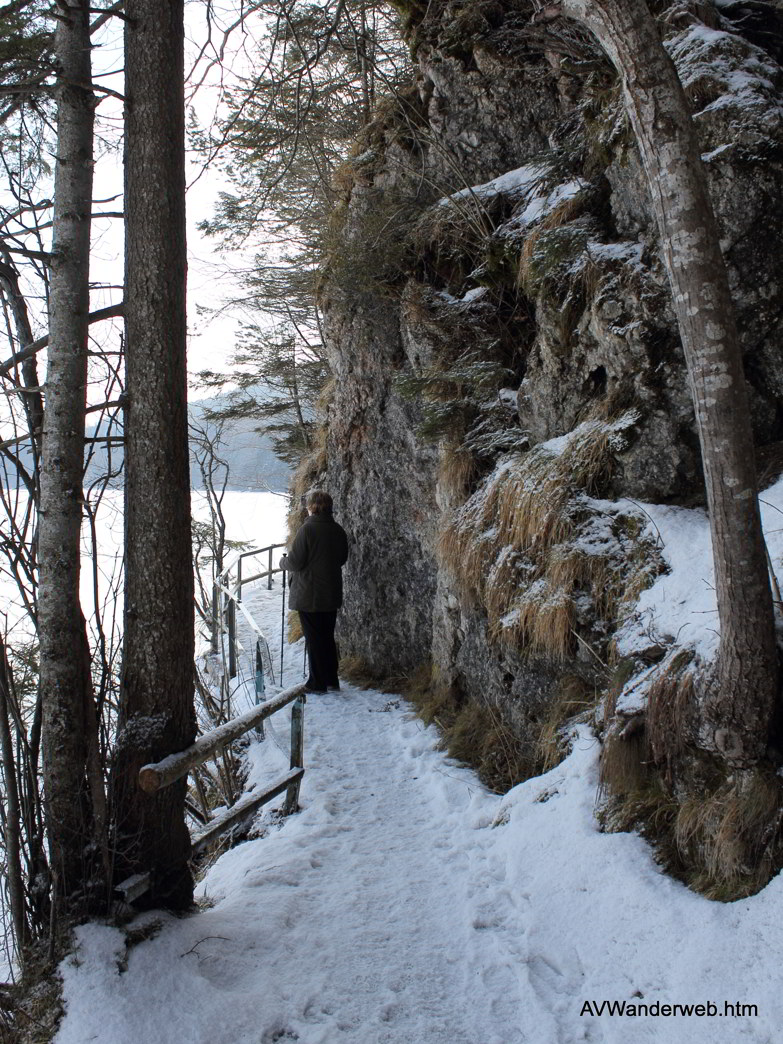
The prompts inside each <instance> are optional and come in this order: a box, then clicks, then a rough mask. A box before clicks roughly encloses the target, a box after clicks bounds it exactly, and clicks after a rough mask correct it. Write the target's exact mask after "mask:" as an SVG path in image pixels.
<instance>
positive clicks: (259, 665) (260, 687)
mask: <svg viewBox="0 0 783 1044" xmlns="http://www.w3.org/2000/svg"><path fill="white" fill-rule="evenodd" d="M264 688H265V686H264V662H263V660H262V659H261V642H260V641H259V640H258V638H256V704H259V703H261V699H262V697H263V695H264ZM256 735H257V736H258V738H259V739H263V738H264V722H263V719H262V720H261V721H259V723H258V725H256Z"/></svg>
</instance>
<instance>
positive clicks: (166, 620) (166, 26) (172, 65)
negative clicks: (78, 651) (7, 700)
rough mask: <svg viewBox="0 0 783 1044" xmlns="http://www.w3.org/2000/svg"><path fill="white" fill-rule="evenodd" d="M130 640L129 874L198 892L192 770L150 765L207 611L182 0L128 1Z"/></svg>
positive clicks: (121, 838) (122, 748)
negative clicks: (189, 327) (190, 378)
mask: <svg viewBox="0 0 783 1044" xmlns="http://www.w3.org/2000/svg"><path fill="white" fill-rule="evenodd" d="M125 16H126V21H125V70H126V78H125V85H126V86H125V93H126V101H125V213H126V254H125V283H126V287H125V329H126V374H127V397H128V407H127V409H126V420H125V568H126V573H125V618H124V619H125V622H124V628H125V646H124V656H123V676H122V689H121V699H120V717H119V731H118V738H117V754H116V761H115V769H114V791H115V792H114V797H115V806H114V808H115V823H116V837H117V856H116V879H117V880H122V879H123V878H125V877H128V876H130V875H131V874H134V873H145V872H148V871H149V872H151V873H152V887H151V889H150V891H149V892H148V893H147V894H146V895H145V902H147V903H149V904H152V905H163V906H168V907H170V908H174V909H177V908H178V909H183V908H186V907H188V906H189V905H190V904H191V903H192V899H193V881H192V878H191V875H190V871H189V869H188V856H189V853H190V839H189V836H188V831H187V827H186V825H185V794H186V780H185V779H182V780H179V781H178V782H177V783H175V784H173V785H172V786H171V787H168V788H167V789H166V790H164V791H163V792H161V793H160V794H156V795H154V796H152V797H151V796H149V795H147V794H145V793H144V792H143V791H142V790H141V789H140V787H139V785H138V774H139V769H140V768H141V767H142V765H145V764H147V763H148V762H151V761H159V760H160V759H161V758H163V757H165V756H167V755H169V754H172V753H174V752H176V751H180V750H183V749H185V748H186V747H188V746H190V744H191V743H192V742H193V740H194V738H195V733H196V723H195V711H194V707H193V675H194V662H193V660H194V619H193V615H194V614H193V563H192V552H191V532H190V468H189V461H188V427H187V402H186V399H187V384H186V371H185V331H186V324H185V269H186V253H185V132H184V126H185V121H184V28H183V0H127V3H126V5H125Z"/></svg>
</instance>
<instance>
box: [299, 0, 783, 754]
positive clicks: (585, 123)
mask: <svg viewBox="0 0 783 1044" xmlns="http://www.w3.org/2000/svg"><path fill="white" fill-rule="evenodd" d="M425 7H426V13H425ZM405 9H406V12H407V14H408V16H409V20H410V34H411V41H412V45H413V47H414V53H415V55H416V60H417V67H418V71H417V75H416V80H415V83H414V84H413V86H412V87H411V89H410V91H409V92H408V93H407V94H406V95H404V96H402V97H399V98H397V99H396V100H395V101H394V102H393V103H390V104H389V105H388V106H387V108H386V109H385V110H384V112H383V113H382V115H381V116H379V118H378V119H377V120H376V121H375V123H374V124H373V125H372V126H371V127H369V128H368V129H367V131H366V132H365V134H364V136H363V139H362V141H361V142H359V143H358V144H357V147H356V150H355V151H356V155H355V156H354V157H353V158H352V159H351V160H350V161H349V162H348V163H347V164H346V166H345V168H344V169H343V170H342V171H341V174H340V184H341V186H342V187H343V190H344V199H343V202H342V204H341V205H340V207H339V208H338V210H337V213H336V214H335V217H334V227H333V230H332V231H333V251H332V256H331V259H330V262H329V265H328V267H327V269H326V271H325V273H324V277H323V282H322V287H321V308H322V312H323V315H324V321H325V331H326V341H327V346H328V352H329V361H330V366H331V368H332V371H333V374H334V381H333V385H332V390H331V393H330V396H329V401H328V403H327V405H326V409H325V417H324V422H325V449H324V450H323V451H321V452H320V453H319V455H318V456H316V457H314V458H312V459H310V460H309V461H308V462H306V464H305V466H304V470H303V472H302V475H301V476H300V483H301V484H302V485H303V486H305V487H306V486H308V485H312V484H314V483H316V482H324V483H325V485H326V486H327V487H328V488H329V489H330V490H331V491H332V492H333V493H334V495H335V499H336V503H337V510H338V514H339V518H340V520H341V522H342V523H343V524H344V525H345V526H346V528H347V529H348V530H349V531H350V532H351V533H352V535H353V538H354V548H353V552H352V555H351V559H350V562H349V565H348V566H347V567H346V576H345V579H346V606H345V609H344V611H343V614H342V620H341V624H340V627H341V632H340V638H341V642H342V646H343V651H344V653H350V654H353V655H355V656H358V657H360V658H361V659H362V660H363V661H364V662H365V663H366V664H367V665H368V666H369V667H370V668H371V669H373V670H374V671H376V672H377V673H379V674H383V673H387V674H399V673H408V672H412V671H413V670H415V669H416V668H417V667H418V666H420V665H421V664H425V663H426V664H432V667H433V677H434V678H435V679H436V680H437V682H438V684H440V685H441V686H444V687H447V688H450V689H451V690H452V691H453V692H456V693H461V694H462V698H464V699H466V700H474V701H479V702H482V703H484V704H486V705H488V706H492V707H495V708H498V709H499V710H500V711H502V714H503V716H504V717H505V718H506V720H507V721H509V722H510V723H511V724H512V725H513V727H514V729H515V731H516V732H517V734H518V736H519V737H521V738H522V739H523V741H526V742H528V744H529V745H530V749H531V751H532V749H533V746H534V745H535V741H536V736H537V728H538V726H539V723H540V722H541V720H542V717H543V716H545V715H546V708H547V706H548V705H550V704H551V703H552V701H553V700H556V699H558V698H561V697H562V692H563V689H564V686H565V687H566V688H567V687H568V685H570V684H571V683H572V682H573V679H574V678H577V679H581V680H582V683H583V685H584V687H585V688H590V689H592V688H594V687H599V688H600V687H601V686H605V684H606V681H607V679H606V672H605V669H604V668H603V667H602V663H606V662H609V661H610V659H611V656H612V653H613V644H612V638H613V635H614V634H615V633H616V631H617V629H618V627H619V626H620V625H621V624H622V622H623V620H624V619H625V617H627V615H628V614H629V613H630V612H632V606H633V601H634V598H635V596H636V595H637V594H638V592H639V590H640V589H641V588H642V587H643V586H644V585H645V583H647V582H648V580H649V578H650V577H652V576H654V575H655V572H656V570H657V569H659V568H660V565H659V562H658V559H657V556H656V554H655V551H654V548H653V547H651V546H650V545H648V544H646V543H645V542H644V540H642V539H641V538H640V537H639V533H640V532H641V529H642V526H641V525H640V522H639V517H638V516H637V515H636V514H635V512H634V509H633V508H632V507H630V506H629V505H628V504H627V502H626V503H623V504H620V503H618V501H619V498H622V497H630V498H634V499H637V500H651V501H656V502H675V503H695V502H698V501H699V499H700V497H701V478H700V460H699V450H698V441H697V438H696V433H695V430H694V421H693V410H692V406H691V402H690V395H689V390H688V382H687V376H686V373H685V368H684V362H683V358H682V353H681V349H680V345H679V339H678V335H677V330H676V324H675V321H674V318H673V313H672V310H671V307H670V300H669V291H668V286H667V282H666V278H665V274H664V272H663V268H662V265H661V261H660V258H659V254H658V248H657V242H656V233H655V229H654V227H653V221H652V217H651V212H650V205H649V197H648V190H647V187H646V185H645V183H644V178H643V175H642V173H641V168H640V164H639V160H638V157H637V154H636V149H635V144H634V142H633V138H632V135H631V132H630V130H629V127H628V124H627V121H626V119H625V116H624V113H623V109H622V104H621V100H620V95H619V90H618V85H617V81H616V77H615V75H614V72H613V70H612V68H611V66H610V65H609V64H608V63H607V61H606V60H605V58H604V57H603V56H602V55H601V53H600V52H599V51H598V50H597V49H596V47H595V46H594V45H593V43H592V42H591V40H590V39H589V38H588V37H587V36H586V35H585V34H583V33H582V32H581V31H579V30H578V29H576V28H575V27H574V26H570V27H568V28H567V29H566V30H563V31H562V32H561V33H560V35H548V36H547V35H545V34H544V32H543V30H541V29H539V28H536V27H531V15H532V6H531V5H529V4H528V3H527V2H526V0H473V2H469V3H460V2H457V0H450V2H445V3H444V2H442V0H440V2H434V3H430V4H428V5H422V7H421V8H419V6H418V5H415V4H411V5H410V6H408V0H405ZM659 17H660V24H661V30H662V33H663V36H664V39H665V42H666V46H667V48H668V50H669V53H670V54H671V56H672V58H673V59H674V61H675V63H676V65H677V67H678V70H679V72H680V77H681V79H682V82H683V85H684V87H685V89H686V93H687V95H688V97H689V100H690V101H691V103H692V106H693V110H694V119H695V124H696V127H697V129H698V133H699V135H700V138H701V142H702V147H703V152H704V161H705V164H706V167H707V170H708V173H709V177H710V184H711V188H712V192H713V198H714V204H715V207H716V210H717V214H718V218H719V222H720V226H721V232H722V237H723V241H722V245H723V248H724V251H725V257H726V261H727V264H728V266H729V270H730V274H731V279H732V285H733V287H734V289H735V294H736V304H737V309H738V313H739V320H740V328H741V330H742V336H743V345H744V351H745V363H746V373H747V378H748V382H749V386H750V391H751V401H752V411H753V422H754V428H755V432H756V437H757V441H758V444H759V446H760V447H764V446H767V445H769V444H772V443H775V442H777V441H779V440H780V439H782V438H783V412H782V410H781V407H782V406H783V358H782V357H781V345H782V344H783V340H782V339H781V333H782V332H783V331H782V329H781V328H782V327H783V280H781V277H780V272H779V266H778V263H777V262H778V257H779V252H780V244H781V232H783V191H782V190H783V69H782V68H781V64H780V63H781V47H780V39H781V38H782V37H781V29H782V28H783V16H782V15H781V13H780V11H779V9H778V8H777V7H776V6H775V5H772V4H765V3H761V2H755V0H751V2H748V3H743V2H739V3H726V2H725V0H721V2H720V4H719V6H715V7H713V6H710V5H709V4H706V3H699V4H694V5H690V6H688V5H677V6H676V7H673V8H671V9H669V10H667V11H664V12H663V13H662V14H661V15H660V16H659ZM743 33H744V34H745V35H742V34H743ZM597 498H602V499H601V501H600V504H599V501H598V500H597ZM645 655H647V656H648V657H649V659H650V661H652V660H654V659H655V658H656V657H660V655H661V650H660V648H658V647H656V646H655V643H651V647H650V649H649V650H647V652H646V653H645V652H643V653H642V656H645ZM564 679H565V681H564Z"/></svg>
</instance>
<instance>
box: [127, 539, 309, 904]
mask: <svg viewBox="0 0 783 1044" xmlns="http://www.w3.org/2000/svg"><path fill="white" fill-rule="evenodd" d="M280 547H285V544H271V545H269V546H268V547H265V548H261V549H260V550H253V551H245V552H243V553H242V554H241V555H239V556H237V557H236V558H235V559H234V560H233V561H232V563H231V564H230V565H229V566H227V567H226V569H224V571H223V572H222V573H221V575H220V577H219V580H218V582H217V583H215V585H214V591H213V614H214V617H213V623H214V624H215V627H213V650H214V651H217V648H216V645H215V643H216V639H217V636H218V634H219V633H220V631H222V629H223V615H224V614H223V607H224V605H225V609H226V612H225V615H226V620H227V623H228V652H229V656H228V659H229V663H228V665H226V664H224V669H225V668H227V673H228V674H229V675H230V676H231V677H235V676H236V673H237V672H236V657H237V646H238V643H237V635H236V608H237V606H238V607H239V610H240V612H241V613H242V615H243V616H244V617H245V620H246V622H247V623H248V624H249V626H250V628H251V630H252V632H253V634H254V636H255V639H256V641H255V658H254V663H253V666H254V678H255V691H256V701H257V705H256V706H255V707H253V708H251V710H249V711H246V712H245V713H244V714H241V715H239V716H238V717H236V718H232V719H231V720H230V721H227V722H225V723H224V724H222V725H218V726H217V728H214V729H211V730H210V731H209V732H207V733H204V735H203V736H199V738H198V739H197V740H196V741H195V743H193V744H192V745H191V746H190V747H188V748H187V749H186V750H182V751H179V752H178V753H176V754H169V755H168V757H165V758H163V759H162V760H161V761H157V762H154V763H151V764H148V765H144V766H143V767H142V768H141V769H140V770H139V786H140V787H141V789H142V790H143V791H144V792H145V793H147V794H150V795H152V794H156V793H157V792H158V791H160V790H162V789H163V788H164V787H167V786H169V785H170V784H172V783H174V782H175V781H176V780H178V779H181V778H182V777H183V776H186V775H187V774H188V773H189V772H190V771H191V770H192V769H194V768H196V767H197V766H199V765H203V764H204V762H205V761H207V760H209V759H210V758H212V757H215V756H216V755H217V754H219V753H220V752H221V751H222V750H223V749H224V748H225V747H226V746H228V744H229V743H232V742H233V741H234V740H235V739H238V738H239V737H240V736H242V735H244V734H245V733H246V732H249V731H250V729H253V728H255V729H256V730H257V731H258V732H259V734H260V735H261V736H263V723H264V721H266V719H267V718H269V717H271V716H272V715H273V714H275V713H276V712H277V711H279V710H282V709H283V708H284V707H287V706H288V705H289V704H293V706H292V708H291V757H290V765H289V770H288V772H286V773H285V774H284V775H283V776H282V777H280V778H279V779H277V780H275V781H274V782H272V783H270V784H269V785H267V786H266V787H264V788H263V789H261V790H258V791H250V792H249V793H247V794H245V795H244V796H243V797H242V798H240V799H239V801H237V802H236V804H234V805H232V806H231V808H229V809H227V810H226V811H225V812H223V813H222V814H221V815H219V816H217V817H216V818H215V819H214V820H211V821H208V822H206V823H204V824H203V829H202V830H201V831H200V832H199V833H198V834H196V835H195V836H194V837H193V838H192V841H191V850H192V853H193V855H194V856H197V855H200V854H201V853H202V852H203V851H204V850H205V849H207V848H208V847H209V845H210V844H211V843H212V842H213V841H215V840H216V839H217V838H218V837H220V836H221V835H222V834H224V833H225V832H226V831H228V830H230V829H231V828H232V827H234V826H235V825H237V824H239V823H242V822H243V821H245V820H247V819H249V818H250V816H251V815H253V814H254V813H255V812H256V811H257V810H258V809H259V808H261V807H262V806H263V805H265V804H266V803H267V802H268V801H271V800H272V799H273V798H275V797H277V796H278V795H279V794H282V793H283V791H285V792H286V799H285V804H284V806H283V814H284V815H289V814H290V813H292V812H295V811H296V810H297V809H298V807H299V788H300V786H301V782H302V777H303V776H304V771H305V770H304V706H305V702H306V696H305V687H304V685H302V684H300V685H295V686H293V687H291V688H288V689H285V690H284V691H283V692H280V693H278V694H276V695H275V696H273V697H272V698H271V699H269V700H266V701H264V702H261V698H262V696H263V694H264V691H265V685H264V670H265V664H264V659H265V656H264V652H263V650H264V649H266V659H267V660H269V662H268V665H267V667H266V669H267V670H268V672H269V674H270V675H271V680H272V682H273V683H274V670H273V668H272V664H271V658H270V657H269V653H268V646H267V645H266V639H265V637H264V635H263V633H262V631H261V629H260V627H259V626H258V624H257V623H256V621H255V620H254V619H253V617H252V615H251V614H250V613H249V612H248V611H247V609H246V608H245V606H244V605H242V587H243V586H244V585H245V584H249V583H252V582H253V581H255V580H260V579H263V578H264V577H267V578H268V586H269V588H271V586H272V576H273V575H274V574H275V573H278V572H280V573H282V572H283V570H282V569H280V568H279V567H278V568H277V569H275V568H273V564H272V553H273V552H274V551H275V550H277V548H280ZM263 554H267V555H268V556H269V557H268V568H267V569H266V570H264V571H263V572H261V573H257V574H254V575H253V576H249V577H244V576H243V575H242V562H243V560H244V559H245V558H250V557H252V556H258V555H263ZM234 568H236V582H235V583H232V580H231V572H232V570H233V569H234ZM224 599H225V601H224ZM150 883H151V875H150V874H149V873H141V874H134V875H133V876H132V877H129V878H128V879H127V880H125V881H123V882H122V883H121V884H119V885H118V886H117V887H116V889H115V891H116V892H117V893H118V894H119V895H120V896H122V897H123V898H124V899H125V901H126V902H133V900H134V899H136V898H138V897H139V896H140V895H143V894H144V892H146V891H147V890H148V889H149V887H150Z"/></svg>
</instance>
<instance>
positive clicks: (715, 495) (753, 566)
mask: <svg viewBox="0 0 783 1044" xmlns="http://www.w3.org/2000/svg"><path fill="white" fill-rule="evenodd" d="M560 10H561V12H562V13H563V14H565V15H567V16H568V17H570V18H573V19H575V20H576V21H579V22H581V23H582V24H584V25H585V26H586V27H587V28H588V29H589V30H590V31H591V32H592V33H593V34H594V35H595V36H596V37H597V39H598V41H599V43H600V44H601V46H602V47H603V49H604V50H605V51H606V53H607V55H608V56H609V58H610V59H611V61H612V63H613V64H614V66H615V68H616V69H617V71H618V73H619V75H620V78H621V81H622V88H623V94H624V98H625V107H626V111H627V114H628V117H629V119H630V121H631V124H632V126H633V130H634V133H635V135H636V140H637V143H638V146H639V151H640V153H641V158H642V163H643V165H644V170H645V173H646V175H647V181H648V184H649V188H650V195H651V197H652V202H653V207H654V212H655V218H656V222H657V226H658V231H659V235H660V241H661V250H662V252H663V258H664V262H665V264H666V269H667V273H668V276H669V281H670V283H671V287H672V293H673V299H674V308H675V312H676V315H677V321H678V324H679V329H680V337H681V339H682V345H683V349H684V352H685V360H686V364H687V368H688V375H689V380H690V386H691V392H692V395H693V403H694V408H695V412H696V422H697V427H698V432H699V440H700V444H701V453H702V461H703V466H704V477H705V482H706V489H707V506H708V509H709V515H710V529H711V534H712V547H713V558H714V563H715V586H716V590H717V601H718V618H719V623H720V646H719V652H718V657H717V662H716V663H715V665H714V667H713V669H712V672H711V674H710V676H709V678H708V679H707V681H706V685H705V687H704V689H703V694H702V697H701V699H700V704H699V707H698V708H696V710H695V719H694V722H695V723H694V726H693V730H694V739H695V740H696V742H697V743H698V745H699V746H700V747H701V748H702V749H705V750H708V751H712V752H713V753H716V754H719V755H720V756H721V757H722V758H724V759H725V761H726V762H728V763H729V764H730V765H733V766H737V767H743V766H751V765H753V764H754V763H756V762H757V761H758V760H759V759H761V758H762V757H763V756H764V754H765V749H766V746H767V743H768V740H769V731H770V725H771V719H772V714H773V708H774V705H775V702H776V699H777V693H778V677H777V675H778V666H777V656H776V649H775V632H774V616H773V607H772V598H771V593H770V587H769V578H768V575H767V564H766V558H765V549H764V540H763V535H762V530H761V521H760V517H759V508H758V500H757V488H756V473H755V464H754V453H753V438H752V433H751V427H750V417H749V412H748V404H747V391H746V387H745V378H744V374H743V369H742V354H741V349H740V345H739V339H738V336H737V329H736V321H735V316H734V308H733V304H732V300H731V294H730V291H729V285H728V279H727V275H726V269H725V265H724V262H723V257H722V255H721V251H720V245H719V236H718V229H717V224H716V221H715V216H714V213H713V209H712V203H711V201H710V196H709V189H708V183H707V176H706V173H705V170H704V166H703V164H702V160H701V153H700V148H699V143H698V137H697V134H696V130H695V128H694V125H693V122H692V120H691V116H690V111H689V107H688V103H687V100H686V98H685V95H684V92H683V90H682V85H681V84H680V81H679V77H678V75H677V71H676V69H675V67H674V64H673V62H672V61H671V59H670V58H669V56H668V54H667V53H666V51H665V49H664V47H663V45H662V43H661V39H660V36H659V35H658V30H657V27H656V24H655V21H654V20H653V18H652V16H651V14H650V12H649V10H648V9H647V6H646V4H645V2H644V0H563V3H562V6H561V8H560ZM551 11H552V13H556V11H557V9H551ZM545 17H546V13H545Z"/></svg>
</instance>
